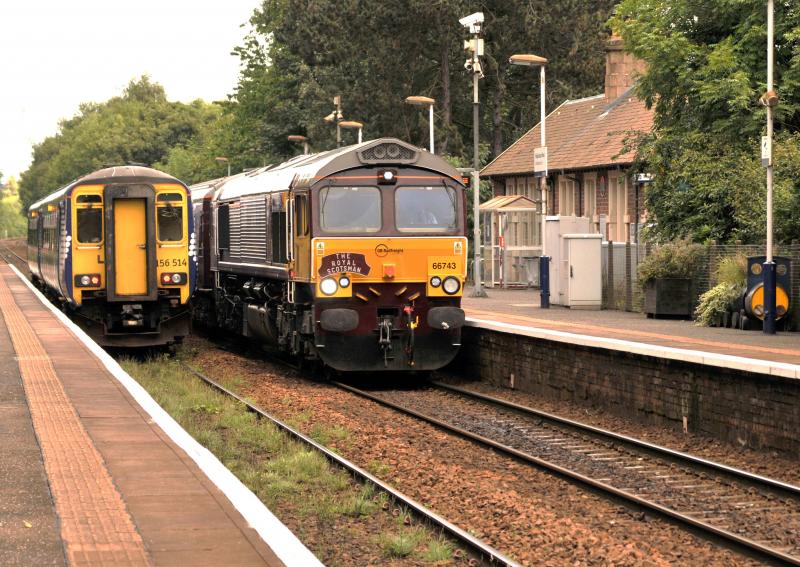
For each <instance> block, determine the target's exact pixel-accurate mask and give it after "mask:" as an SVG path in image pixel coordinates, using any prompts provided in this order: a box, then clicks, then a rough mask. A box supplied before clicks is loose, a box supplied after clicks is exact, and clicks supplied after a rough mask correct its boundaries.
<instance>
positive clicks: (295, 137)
mask: <svg viewBox="0 0 800 567" xmlns="http://www.w3.org/2000/svg"><path fill="white" fill-rule="evenodd" d="M286 139H287V140H289V141H290V142H297V143H301V142H302V144H303V155H308V138H307V137H306V136H302V135H300V134H290V135H288V136H286Z"/></svg>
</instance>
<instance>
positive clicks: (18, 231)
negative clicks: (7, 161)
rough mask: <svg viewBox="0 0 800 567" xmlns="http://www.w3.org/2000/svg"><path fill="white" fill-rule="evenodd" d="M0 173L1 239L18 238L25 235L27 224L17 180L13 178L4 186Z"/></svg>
mask: <svg viewBox="0 0 800 567" xmlns="http://www.w3.org/2000/svg"><path fill="white" fill-rule="evenodd" d="M2 181H3V175H2V173H0V238H17V237H20V236H24V235H25V229H26V222H25V216H24V215H23V214H22V207H21V205H20V202H19V194H18V189H17V180H16V179H14V178H13V177H10V178H9V179H8V183H6V184H5V185H3V184H2Z"/></svg>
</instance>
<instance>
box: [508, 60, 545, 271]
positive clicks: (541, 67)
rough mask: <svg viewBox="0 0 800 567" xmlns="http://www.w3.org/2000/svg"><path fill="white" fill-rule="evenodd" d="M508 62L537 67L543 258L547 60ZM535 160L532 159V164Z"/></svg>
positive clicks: (538, 171)
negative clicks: (541, 162)
mask: <svg viewBox="0 0 800 567" xmlns="http://www.w3.org/2000/svg"><path fill="white" fill-rule="evenodd" d="M508 62H509V63H510V64H512V65H520V66H522V67H539V98H540V101H539V112H540V114H541V118H540V122H539V125H540V128H539V145H540V147H539V150H540V155H543V157H544V164H543V167H542V166H541V164H540V166H539V168H537V167H536V165H534V173H539V174H540V175H539V183H540V189H541V193H542V239H541V240H542V256H544V253H545V252H544V242H545V227H546V224H547V221H546V220H545V219H546V217H547V143H546V141H547V138H546V136H545V122H546V114H545V98H544V82H545V81H544V68H545V67H546V66H547V59H546V58H544V57H539V56H538V55H532V54H530V53H522V54H518V55H512V56H511V57H510V58H509V59H508ZM535 161H536V159H535V158H534V162H535Z"/></svg>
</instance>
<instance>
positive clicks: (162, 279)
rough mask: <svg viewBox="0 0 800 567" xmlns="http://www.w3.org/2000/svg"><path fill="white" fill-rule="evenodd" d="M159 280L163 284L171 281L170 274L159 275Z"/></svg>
mask: <svg viewBox="0 0 800 567" xmlns="http://www.w3.org/2000/svg"><path fill="white" fill-rule="evenodd" d="M161 281H162V282H163V283H165V284H168V283H170V282H172V274H164V275H162V276H161Z"/></svg>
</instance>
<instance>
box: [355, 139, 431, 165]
mask: <svg viewBox="0 0 800 567" xmlns="http://www.w3.org/2000/svg"><path fill="white" fill-rule="evenodd" d="M358 157H359V159H360V160H361V162H362V163H387V162H396V163H414V162H415V161H417V152H416V151H414V150H413V149H411V148H409V147H406V146H404V145H402V146H401V145H400V144H397V143H394V142H384V143H382V144H376V145H374V146H370V147H368V148H366V149H364V150H362V151H360V152H359V153H358Z"/></svg>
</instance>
